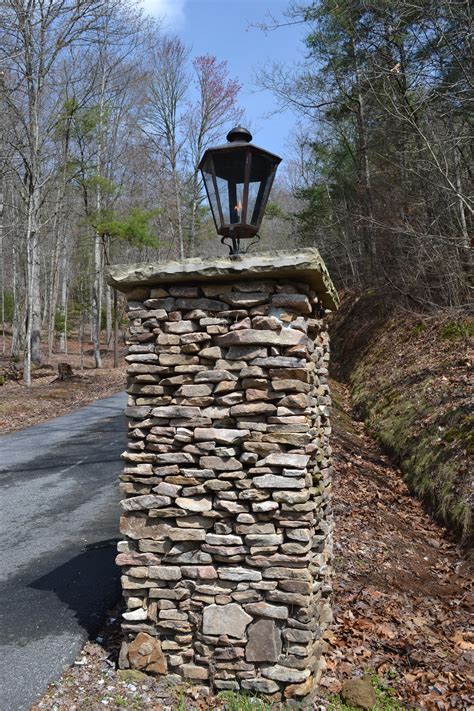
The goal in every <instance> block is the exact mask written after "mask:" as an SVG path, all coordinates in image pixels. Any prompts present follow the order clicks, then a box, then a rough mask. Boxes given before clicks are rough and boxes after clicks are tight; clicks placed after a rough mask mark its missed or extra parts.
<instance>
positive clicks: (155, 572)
mask: <svg viewBox="0 0 474 711" xmlns="http://www.w3.org/2000/svg"><path fill="white" fill-rule="evenodd" d="M148 575H149V576H150V578H156V579H157V580H173V581H174V580H181V569H180V568H179V567H178V566H175V565H150V567H149V568H148Z"/></svg>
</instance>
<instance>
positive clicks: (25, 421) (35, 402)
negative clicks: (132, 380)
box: [0, 337, 126, 434]
mask: <svg viewBox="0 0 474 711" xmlns="http://www.w3.org/2000/svg"><path fill="white" fill-rule="evenodd" d="M2 345H3V344H2ZM68 351H69V352H68V353H67V354H65V353H53V354H52V356H51V357H50V358H45V359H44V363H43V365H42V366H41V368H38V369H34V370H33V377H32V381H31V386H30V387H26V386H25V384H24V383H23V381H22V380H21V364H20V363H15V362H14V361H12V359H11V358H9V357H8V356H4V355H2V354H1V353H0V376H1V377H0V383H1V382H3V384H2V385H1V386H0V434H6V433H7V432H15V431H16V430H20V429H23V428H24V427H30V426H31V425H36V424H38V423H40V422H45V421H47V420H49V419H51V417H58V416H59V415H65V414H67V413H68V412H71V411H72V410H76V409H78V408H79V407H83V406H84V405H87V404H89V403H90V402H93V401H94V400H97V399H99V398H102V397H107V395H112V394H113V393H116V392H121V391H122V390H124V389H125V383H126V374H125V366H124V365H123V364H124V360H123V355H122V354H119V363H120V367H119V368H113V353H112V351H111V350H109V349H104V350H103V351H101V355H102V361H103V368H102V369H101V370H97V369H96V368H95V367H94V358H93V355H92V347H91V344H85V353H84V354H83V357H82V358H81V354H80V352H79V347H78V344H77V342H75V341H71V342H70V344H69V347H68ZM5 352H6V353H9V352H10V341H9V339H8V337H7V340H6V343H5ZM59 363H68V364H69V365H70V366H71V367H72V370H73V377H72V378H71V379H69V380H63V381H61V380H58V364H59ZM2 373H4V374H5V375H4V376H2ZM11 376H16V377H19V379H18V380H14V379H10V378H11Z"/></svg>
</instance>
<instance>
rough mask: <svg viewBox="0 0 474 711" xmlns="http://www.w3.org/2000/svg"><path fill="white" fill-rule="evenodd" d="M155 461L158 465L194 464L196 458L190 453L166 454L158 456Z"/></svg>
mask: <svg viewBox="0 0 474 711" xmlns="http://www.w3.org/2000/svg"><path fill="white" fill-rule="evenodd" d="M155 460H156V463H157V464H194V457H193V455H192V454H189V453H188V452H166V453H165V454H156V455H155Z"/></svg>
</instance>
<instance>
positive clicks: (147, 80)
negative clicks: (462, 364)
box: [0, 0, 474, 384]
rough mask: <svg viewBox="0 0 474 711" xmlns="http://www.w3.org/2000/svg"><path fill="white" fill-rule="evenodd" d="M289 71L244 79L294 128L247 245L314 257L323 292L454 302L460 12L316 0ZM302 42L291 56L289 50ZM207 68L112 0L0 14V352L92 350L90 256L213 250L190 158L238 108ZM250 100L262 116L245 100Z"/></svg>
mask: <svg viewBox="0 0 474 711" xmlns="http://www.w3.org/2000/svg"><path fill="white" fill-rule="evenodd" d="M291 23H300V24H303V25H304V26H305V34H306V40H305V47H304V48H303V49H304V57H305V59H304V60H303V61H302V62H301V63H300V64H298V65H297V64H295V65H294V66H292V67H289V66H282V65H274V66H271V67H267V68H265V69H264V70H260V72H259V83H260V85H261V86H263V87H265V88H269V89H271V90H272V91H273V92H274V93H275V95H276V96H277V97H278V99H279V101H280V102H281V106H284V107H288V106H290V107H292V108H293V109H294V111H295V116H296V119H295V120H297V127H296V128H295V130H294V132H293V135H292V136H291V137H290V136H289V137H288V140H289V143H290V142H291V146H292V151H291V152H292V157H291V159H290V160H286V161H285V163H284V164H283V165H282V167H280V170H279V175H278V177H277V183H276V185H275V187H274V190H273V193H272V196H271V200H272V202H271V203H270V205H269V207H268V209H267V217H266V220H265V223H264V227H263V229H262V235H261V237H262V240H261V242H260V247H262V248H263V249H265V248H269V247H270V245H271V247H272V248H281V247H285V248H286V247H288V246H290V245H291V246H293V247H295V248H297V247H298V246H303V245H304V246H309V245H310V246H316V247H318V248H319V249H320V251H321V253H322V256H323V258H324V259H325V260H326V263H327V265H328V267H329V269H330V272H331V274H332V277H333V279H334V280H335V283H336V285H337V287H338V288H340V289H358V290H362V289H367V288H370V289H376V290H378V291H379V292H380V293H382V294H383V295H384V298H385V299H386V302H387V304H389V303H396V304H399V305H402V306H404V307H408V308H411V309H417V310H426V309H438V308H450V309H458V310H462V309H464V308H465V307H466V306H467V304H468V301H469V285H470V280H471V277H472V257H471V254H470V237H469V235H470V233H471V232H472V215H473V202H472V195H470V194H469V193H470V189H471V187H472V165H473V162H472V143H471V141H470V136H471V132H472V131H471V128H472V116H473V115H474V114H473V110H472V108H473V107H472V97H473V93H472V77H473V72H472V69H473V52H472V16H471V9H470V4H469V3H468V2H467V0H466V1H465V0H458V1H451V2H450V1H448V0H442V1H441V0H418V1H415V2H405V0H360V1H357V0H356V1H353V0H351V1H349V0H339V1H338V2H336V1H335V0H318V1H317V2H313V3H300V4H294V5H293V6H292V7H290V8H289V10H288V13H287V16H286V17H285V18H283V19H281V18H274V19H273V18H267V19H266V21H265V22H264V23H263V24H262V31H267V32H270V31H278V32H280V33H281V34H282V41H285V36H284V33H285V25H287V24H291ZM298 53H301V47H297V46H295V57H296V56H297V55H298ZM239 91H240V85H239V83H238V81H236V80H235V79H233V78H230V76H229V73H228V70H227V66H226V63H225V57H223V58H216V57H214V56H210V55H207V56H198V57H195V56H193V55H192V53H191V51H190V50H189V49H188V48H187V47H185V46H184V45H183V43H182V42H181V41H180V39H179V38H178V37H175V36H169V35H166V34H165V33H164V32H163V31H162V29H161V27H160V25H159V24H158V23H157V22H156V21H154V20H152V19H150V18H148V17H145V16H144V15H143V13H142V11H141V10H140V9H139V7H137V6H136V5H134V4H133V2H129V1H127V0H104V1H103V2H98V1H97V0H76V1H75V2H73V1H72V0H1V2H0V136H1V141H0V261H1V274H0V280H1V294H0V299H1V320H2V330H3V339H2V341H3V353H4V354H5V349H6V347H7V346H6V338H5V335H6V332H7V331H10V330H11V335H12V339H11V354H12V356H13V357H15V358H23V359H24V379H25V381H26V383H27V384H28V383H29V382H30V377H31V365H32V363H40V362H41V359H42V357H44V355H46V354H47V353H49V354H50V353H51V352H52V350H53V348H56V349H59V350H60V351H62V352H67V347H68V339H69V338H71V337H74V338H78V339H79V340H80V341H81V342H82V341H84V340H89V339H90V340H91V342H92V344H93V350H94V359H95V364H96V366H97V367H100V366H101V350H100V346H101V339H102V342H103V344H105V345H110V343H111V340H112V338H113V327H114V323H115V325H116V326H117V325H118V323H119V321H120V319H121V304H120V303H117V302H115V304H114V300H113V296H112V294H111V290H110V289H109V288H108V286H107V285H106V283H105V279H104V274H105V270H106V267H107V265H108V264H109V263H114V262H124V263H127V262H134V261H142V260H145V261H146V260H150V261H151V260H153V261H156V260H160V259H169V258H182V257H185V256H194V255H202V256H212V255H216V254H220V253H224V252H223V251H222V248H221V245H220V244H219V241H218V239H217V238H216V235H215V231H214V226H213V224H212V219H211V216H210V213H209V211H208V208H207V204H206V201H205V200H204V196H203V191H202V186H201V181H200V177H199V174H198V170H197V165H198V161H199V158H200V156H201V155H202V153H203V151H204V150H205V148H206V147H207V146H208V145H210V144H212V143H214V142H218V143H220V142H222V140H223V137H224V136H225V134H226V132H227V131H228V130H229V128H230V127H231V126H232V125H234V124H236V123H238V122H241V121H245V115H244V112H243V109H242V107H241V105H240V102H239ZM263 108H264V107H263Z"/></svg>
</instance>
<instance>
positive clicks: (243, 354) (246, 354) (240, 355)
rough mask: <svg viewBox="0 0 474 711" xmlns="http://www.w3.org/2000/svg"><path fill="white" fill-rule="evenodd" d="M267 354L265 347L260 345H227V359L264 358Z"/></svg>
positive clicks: (246, 359)
mask: <svg viewBox="0 0 474 711" xmlns="http://www.w3.org/2000/svg"><path fill="white" fill-rule="evenodd" d="M266 355H267V349H266V347H262V346H257V345H254V346H229V350H228V351H227V359H228V360H238V361H241V360H243V361H248V360H253V359H254V358H265V356H266Z"/></svg>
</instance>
